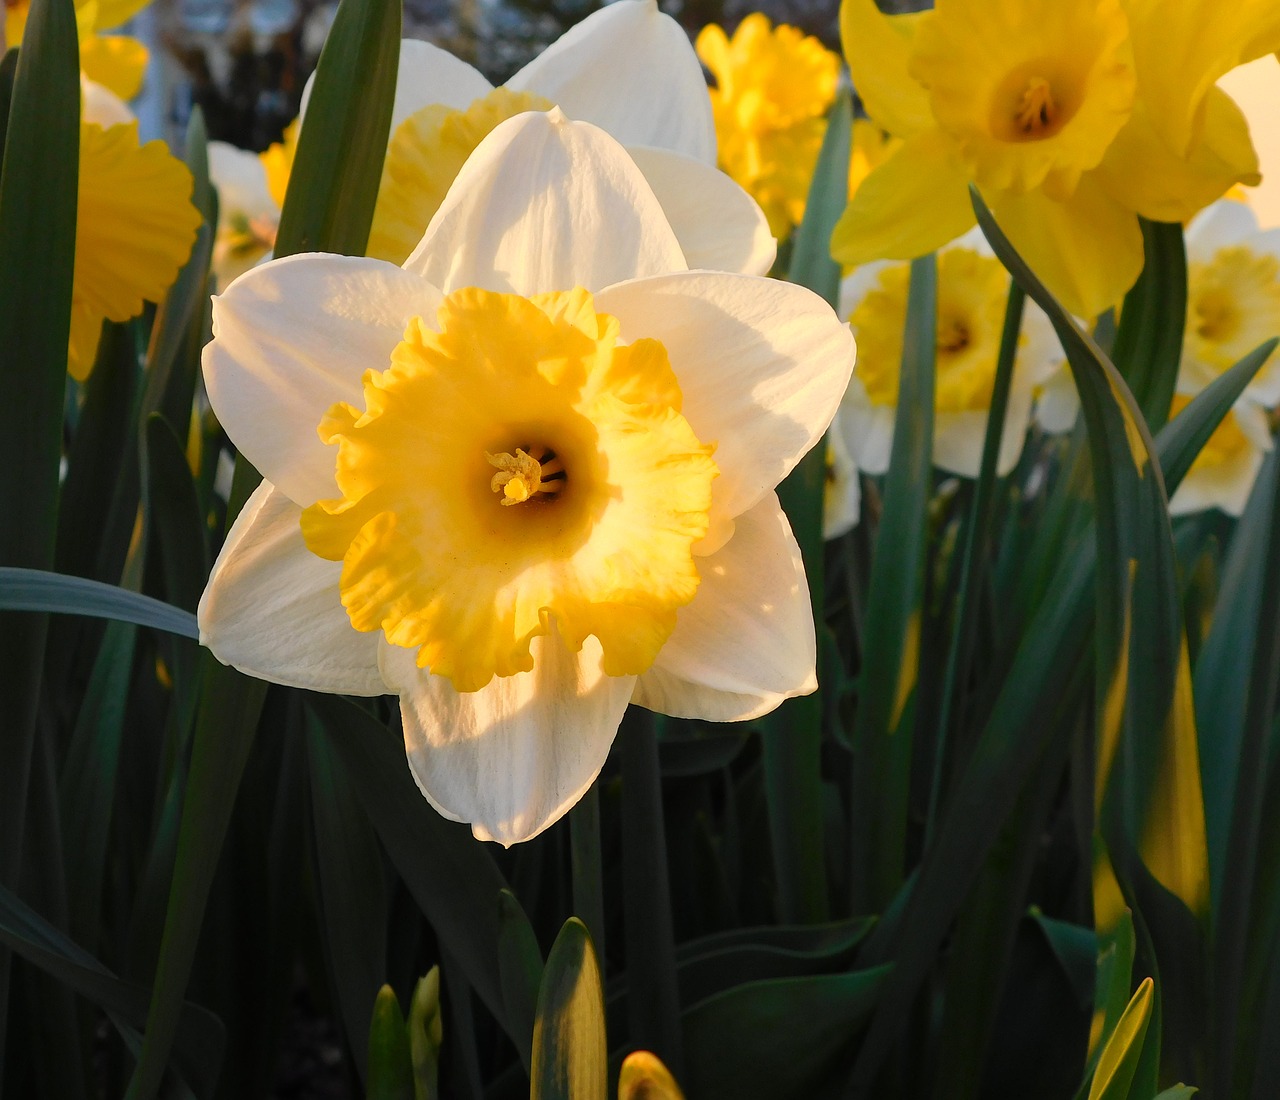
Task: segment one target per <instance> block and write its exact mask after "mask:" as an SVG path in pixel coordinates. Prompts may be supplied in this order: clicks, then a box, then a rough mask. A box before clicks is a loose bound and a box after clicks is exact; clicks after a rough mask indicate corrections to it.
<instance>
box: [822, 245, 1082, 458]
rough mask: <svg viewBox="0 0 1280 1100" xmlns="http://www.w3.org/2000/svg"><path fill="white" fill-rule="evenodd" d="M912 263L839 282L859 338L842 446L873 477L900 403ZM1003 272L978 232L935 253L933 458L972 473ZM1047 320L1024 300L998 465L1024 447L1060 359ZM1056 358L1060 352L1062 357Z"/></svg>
mask: <svg viewBox="0 0 1280 1100" xmlns="http://www.w3.org/2000/svg"><path fill="white" fill-rule="evenodd" d="M909 279H910V265H909V264H903V263H897V264H895V263H888V262H884V261H882V262H879V263H874V264H868V265H866V266H865V267H862V268H859V269H858V270H857V271H855V272H854V273H853V274H852V275H850V276H849V277H848V278H846V279H845V281H844V284H843V285H842V287H841V313H842V314H843V315H847V316H848V317H849V323H850V325H851V327H852V328H853V333H854V336H855V337H857V341H858V365H857V369H856V370H855V372H854V375H853V378H852V379H851V381H850V383H849V390H848V392H847V393H846V394H845V398H844V401H843V403H842V404H841V408H840V423H841V425H842V430H843V432H844V436H845V443H846V445H847V446H848V448H849V451H850V453H851V454H852V455H853V458H854V460H855V461H856V462H857V464H858V466H859V467H861V468H862V469H863V470H865V471H866V472H867V473H869V474H883V473H884V472H885V471H886V470H887V469H888V468H889V454H890V451H891V449H892V446H893V431H894V422H895V418H896V416H897V407H898V379H899V373H900V369H901V365H902V347H903V328H904V326H905V324H906V318H907V287H908V283H909ZM1008 294H1009V276H1008V274H1007V272H1006V271H1005V270H1004V268H1003V267H1002V266H1001V264H1000V261H999V260H997V259H996V258H995V257H994V256H993V255H991V253H990V249H989V248H987V246H986V243H985V241H983V240H982V237H981V235H980V234H978V233H977V232H976V231H975V232H973V233H970V234H969V235H967V236H966V237H964V238H962V239H961V240H959V241H957V242H955V243H954V244H953V245H951V246H950V247H948V248H944V249H943V250H942V251H941V252H939V254H938V295H937V301H938V316H937V339H936V347H935V355H936V359H935V369H936V384H935V398H934V439H933V461H934V463H935V464H936V465H937V466H939V467H941V468H942V469H944V470H949V471H950V472H952V473H956V474H960V475H961V476H963V477H976V476H977V474H978V469H979V467H980V466H981V464H982V444H983V438H984V434H985V432H986V426H987V415H988V412H989V411H990V407H991V393H992V388H993V387H994V384H995V372H996V360H997V357H998V356H999V352H1000V338H1001V333H1002V330H1003V326H1004V314H1005V308H1006V302H1007V299H1008ZM1055 346H1056V345H1055V342H1054V338H1053V333H1052V329H1051V328H1050V326H1049V322H1048V318H1046V317H1045V316H1044V314H1043V313H1042V312H1040V311H1039V310H1038V309H1037V308H1035V306H1034V305H1032V304H1028V306H1027V308H1026V310H1025V312H1024V315H1023V328H1022V333H1021V335H1020V337H1019V346H1018V355H1017V358H1016V359H1015V361H1014V375H1013V385H1012V387H1011V390H1010V394H1009V406H1008V411H1007V414H1006V417H1005V426H1004V434H1003V435H1002V436H1001V441H1000V454H999V460H998V464H997V469H998V471H999V472H1000V473H1001V474H1004V473H1007V472H1008V471H1009V470H1010V469H1012V467H1013V464H1014V463H1015V462H1017V460H1018V456H1019V454H1021V453H1022V443H1023V439H1024V437H1025V435H1026V430H1027V424H1028V422H1029V418H1030V413H1031V401H1032V394H1033V392H1034V390H1035V387H1036V385H1037V384H1038V383H1039V382H1041V381H1042V380H1043V378H1044V377H1045V376H1046V374H1047V373H1048V371H1049V370H1050V369H1051V367H1052V365H1053V364H1054V363H1055V362H1056V360H1057V356H1055V354H1054V348H1055ZM1059 354H1060V353H1059Z"/></svg>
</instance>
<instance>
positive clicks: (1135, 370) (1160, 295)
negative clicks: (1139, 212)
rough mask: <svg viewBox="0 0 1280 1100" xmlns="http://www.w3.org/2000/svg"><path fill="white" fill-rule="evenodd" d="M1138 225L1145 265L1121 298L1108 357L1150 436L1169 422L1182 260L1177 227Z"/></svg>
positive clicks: (1182, 304)
mask: <svg viewBox="0 0 1280 1100" xmlns="http://www.w3.org/2000/svg"><path fill="white" fill-rule="evenodd" d="M1141 222H1142V246H1143V252H1144V253H1145V262H1144V264H1143V267H1142V274H1141V275H1140V276H1138V281H1137V282H1136V283H1134V285H1133V289H1132V290H1130V291H1129V293H1128V294H1127V295H1126V296H1125V299H1124V307H1123V308H1122V309H1121V311H1120V325H1119V328H1118V329H1117V331H1116V339H1115V344H1114V345H1113V346H1112V350H1111V355H1112V359H1113V360H1114V362H1115V364H1116V367H1117V368H1118V369H1119V371H1120V373H1121V374H1122V375H1123V376H1124V379H1125V381H1126V382H1127V383H1128V385H1129V389H1130V390H1132V391H1133V396H1134V399H1135V400H1136V401H1137V403H1138V407H1139V408H1140V409H1141V410H1142V415H1143V417H1144V419H1145V420H1146V423H1147V425H1148V426H1149V427H1150V429H1151V431H1153V432H1155V431H1158V430H1159V429H1160V428H1162V427H1163V426H1164V423H1165V421H1166V420H1168V419H1169V407H1170V405H1171V404H1172V402H1173V390H1174V386H1175V385H1176V383H1177V381H1178V366H1179V364H1180V362H1181V360H1182V334H1183V329H1184V328H1185V326H1186V318H1187V255H1186V249H1185V247H1184V245H1183V240H1182V226H1181V225H1179V224H1177V223H1176V222H1151V221H1147V220H1146V219H1145V218H1143V219H1141Z"/></svg>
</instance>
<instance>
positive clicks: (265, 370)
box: [204, 253, 441, 506]
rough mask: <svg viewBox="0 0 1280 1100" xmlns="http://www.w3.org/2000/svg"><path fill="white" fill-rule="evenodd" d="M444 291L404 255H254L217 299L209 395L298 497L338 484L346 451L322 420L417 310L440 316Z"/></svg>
mask: <svg viewBox="0 0 1280 1100" xmlns="http://www.w3.org/2000/svg"><path fill="white" fill-rule="evenodd" d="M440 301H441V295H440V292H439V291H438V290H437V289H436V288H435V287H433V286H431V285H430V284H428V283H426V282H424V281H423V280H422V279H420V278H418V277H417V276H415V275H411V274H409V273H408V272H405V271H402V270H401V269H400V268H398V267H396V266H395V265H394V264H388V263H384V262H382V261H381V260H367V259H363V258H359V257H351V256H330V255H320V254H314V253H313V254H307V255H301V256H290V257H288V258H287V259H283V260H274V261H272V262H271V263H267V264H263V265H262V266H260V267H255V268H253V269H252V270H251V271H247V272H245V273H244V274H243V275H242V276H240V278H238V279H237V280H236V281H235V282H234V283H232V284H231V285H230V286H229V287H227V289H226V290H225V291H224V292H223V293H222V294H219V295H218V296H217V297H216V298H214V300H213V336H214V338H213V342H212V343H210V344H208V345H206V346H205V349H204V380H205V385H206V387H207V388H208V391H209V401H210V403H211V404H212V405H213V411H214V412H215V413H216V414H217V416H218V420H219V421H220V422H221V423H222V426H223V427H224V428H226V430H227V434H228V435H229V436H230V437H231V441H232V442H233V443H234V444H235V445H236V446H237V447H238V448H239V449H240V451H241V452H243V454H244V455H245V457H246V458H248V460H249V461H250V462H252V463H253V464H254V466H256V467H257V468H258V469H259V470H260V471H261V472H262V475H263V476H264V477H265V478H266V479H267V480H268V481H271V482H273V483H274V484H275V485H277V486H278V487H279V488H280V490H281V491H282V492H284V493H285V494H286V495H287V496H289V497H290V498H292V499H293V500H294V501H296V502H297V503H298V504H301V505H304V506H305V505H308V504H312V503H314V502H315V501H317V500H322V499H328V498H331V497H335V496H337V495H338V492H337V485H336V483H335V481H334V477H333V470H334V460H335V458H336V451H335V450H334V449H333V448H330V447H326V446H325V445H324V444H323V443H321V442H320V437H319V436H318V435H317V434H316V427H317V425H319V423H320V419H321V417H322V416H323V415H324V414H325V413H326V412H327V411H328V409H329V407H330V406H331V405H333V404H334V403H335V402H337V401H350V402H358V401H360V400H361V388H360V377H361V375H362V374H363V373H364V372H365V371H366V370H369V369H371V368H372V369H376V370H381V369H384V368H386V366H387V365H388V363H389V361H390V356H391V352H392V349H393V348H395V346H396V344H398V343H399V342H400V341H401V339H402V338H403V336H404V330H405V325H406V324H407V323H408V321H409V320H410V318H412V317H415V316H421V317H425V318H427V320H428V321H429V322H434V318H435V312H436V308H437V307H438V306H439V304H440Z"/></svg>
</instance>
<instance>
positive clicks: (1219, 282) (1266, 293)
mask: <svg viewBox="0 0 1280 1100" xmlns="http://www.w3.org/2000/svg"><path fill="white" fill-rule="evenodd" d="M1276 332H1280V261H1277V259H1276V257H1275V256H1273V255H1271V254H1270V253H1266V252H1255V251H1254V250H1253V249H1252V248H1249V247H1248V246H1247V245H1229V246H1227V247H1225V248H1220V249H1218V251H1217V252H1215V253H1214V255H1213V258H1212V259H1211V260H1210V261H1209V262H1207V263H1203V262H1202V263H1192V264H1190V265H1188V270H1187V333H1186V337H1187V343H1188V350H1189V351H1190V352H1191V353H1192V354H1193V355H1194V356H1195V357H1196V358H1197V359H1198V360H1199V361H1200V362H1202V363H1205V364H1207V365H1208V366H1211V367H1213V368H1214V369H1215V370H1218V371H1223V370H1226V369H1227V368H1228V367H1230V366H1231V365H1232V364H1233V363H1235V362H1237V361H1238V360H1239V359H1240V358H1241V357H1242V356H1243V355H1245V353H1247V352H1248V351H1250V350H1251V349H1253V348H1256V347H1257V346H1258V345H1259V344H1261V343H1262V342H1263V341H1264V340H1266V339H1268V338H1269V337H1270V336H1273V335H1275V333H1276ZM1267 369H1268V368H1264V373H1265V372H1266V370H1267Z"/></svg>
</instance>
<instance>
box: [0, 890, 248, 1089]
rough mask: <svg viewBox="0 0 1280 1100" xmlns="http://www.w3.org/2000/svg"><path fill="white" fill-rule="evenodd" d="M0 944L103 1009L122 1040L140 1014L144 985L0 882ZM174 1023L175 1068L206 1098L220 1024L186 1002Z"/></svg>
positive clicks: (218, 1055) (218, 1059) (218, 1058)
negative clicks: (106, 962) (125, 978)
mask: <svg viewBox="0 0 1280 1100" xmlns="http://www.w3.org/2000/svg"><path fill="white" fill-rule="evenodd" d="M0 943H4V944H5V945H6V946H7V947H10V948H12V949H13V951H15V952H16V953H17V954H19V955H21V956H22V957H23V958H24V959H26V960H27V961H28V962H30V963H31V964H32V965H33V966H36V967H39V968H40V969H41V970H43V971H45V972H46V973H48V974H51V975H52V976H53V977H55V978H56V979H57V980H58V981H60V982H62V983H63V984H64V985H66V986H67V987H68V988H70V989H71V990H73V991H74V992H75V993H78V994H79V995H80V996H82V997H85V998H87V999H88V1000H90V1001H92V1002H93V1003H94V1004H96V1005H98V1006H99V1007H100V1008H102V1009H103V1010H104V1011H105V1012H106V1013H107V1015H108V1018H109V1019H110V1020H111V1021H112V1023H113V1024H114V1025H115V1026H116V1028H117V1030H119V1031H121V1034H123V1035H125V1037H126V1039H127V1038H128V1034H126V1031H133V1029H134V1028H136V1027H138V1026H139V1025H141V1023H142V1021H143V1020H144V1019H145V1017H146V1011H147V1000H148V993H147V990H146V989H145V988H143V987H142V986H138V985H134V984H132V983H130V982H124V981H121V980H120V979H119V978H117V977H116V976H115V975H114V974H113V973H112V972H111V971H110V970H108V969H107V968H106V967H105V966H103V965H102V963H100V962H99V961H98V960H97V959H96V958H95V957H94V956H93V955H91V954H89V952H87V951H85V950H84V949H83V948H82V947H80V946H79V945H78V944H76V943H74V942H73V941H71V940H69V939H68V938H67V937H66V936H65V935H63V934H62V933H61V932H60V931H58V929H56V928H55V927H53V926H52V925H51V924H49V923H48V922H47V921H45V920H44V919H43V918H42V917H41V916H40V915H39V914H38V913H36V912H35V911H34V910H32V909H31V908H30V907H29V906H28V905H26V903H24V902H23V901H22V899H21V898H19V897H18V896H17V895H15V894H13V893H12V892H10V891H9V890H7V889H6V888H5V887H3V886H0ZM176 1024H177V1026H176V1038H177V1044H176V1052H177V1056H178V1057H177V1061H178V1065H179V1069H180V1070H181V1072H182V1074H183V1076H184V1077H185V1078H186V1080H187V1082H188V1083H189V1084H190V1086H191V1087H192V1088H193V1089H194V1090H195V1092H196V1094H197V1095H198V1096H199V1097H201V1098H202V1100H205V1098H210V1097H212V1096H213V1090H214V1083H215V1082H216V1080H217V1077H218V1070H219V1067H220V1065H221V1063H222V1048H223V1027H222V1024H221V1022H220V1021H219V1020H218V1019H217V1018H216V1017H215V1016H213V1015H212V1014H211V1013H209V1012H207V1011H206V1010H205V1009H203V1008H198V1007H197V1006H195V1005H190V1004H185V1003H184V1004H181V1005H180V1006H179V1010H178V1018H177V1021H176ZM135 1034H136V1033H135Z"/></svg>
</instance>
